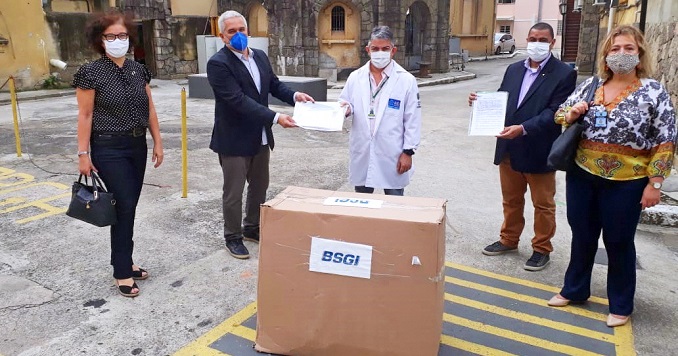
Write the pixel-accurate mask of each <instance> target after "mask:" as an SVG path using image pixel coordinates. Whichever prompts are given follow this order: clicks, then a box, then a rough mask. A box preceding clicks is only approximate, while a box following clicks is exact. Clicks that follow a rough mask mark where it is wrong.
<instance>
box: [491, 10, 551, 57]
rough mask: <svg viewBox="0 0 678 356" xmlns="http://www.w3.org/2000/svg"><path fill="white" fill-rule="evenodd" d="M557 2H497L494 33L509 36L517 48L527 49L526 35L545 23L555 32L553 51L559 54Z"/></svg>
mask: <svg viewBox="0 0 678 356" xmlns="http://www.w3.org/2000/svg"><path fill="white" fill-rule="evenodd" d="M558 3H559V1H558V0H497V21H496V23H495V33H496V32H504V33H509V34H511V35H512V36H513V37H514V38H515V39H516V47H517V48H523V49H524V48H526V47H527V41H526V39H527V33H528V32H529V31H530V27H532V25H534V24H536V23H537V22H546V23H548V24H550V25H551V26H553V30H554V31H555V32H556V45H555V47H554V51H553V52H555V53H557V54H560V46H561V36H560V34H561V29H562V19H563V17H562V16H561V15H560V11H559V10H558Z"/></svg>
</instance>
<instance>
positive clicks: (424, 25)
mask: <svg viewBox="0 0 678 356" xmlns="http://www.w3.org/2000/svg"><path fill="white" fill-rule="evenodd" d="M0 7H1V8H2V9H3V11H4V13H9V14H12V13H16V14H17V16H16V18H15V19H16V21H15V19H14V18H11V19H9V20H8V21H9V22H8V23H5V24H4V27H3V26H0V63H2V64H4V65H3V66H2V68H0V70H1V71H0V74H2V75H3V76H9V75H15V76H19V79H24V80H20V81H19V85H20V86H22V87H23V88H30V87H33V86H36V85H39V84H40V82H41V81H44V80H45V79H46V78H48V77H49V76H50V73H51V72H58V73H59V76H60V77H61V79H62V81H63V83H68V82H69V81H70V79H71V78H72V75H73V73H74V72H75V71H76V70H77V68H78V67H79V66H80V65H82V64H83V63H85V62H87V61H89V60H92V59H95V58H97V56H98V55H97V54H96V53H94V52H93V51H92V50H91V49H90V48H88V44H87V41H86V39H85V36H84V29H85V27H86V24H87V21H88V19H89V17H90V15H91V13H92V12H97V11H105V10H107V9H110V8H117V9H120V10H122V11H125V12H128V13H131V14H132V15H133V17H134V21H135V24H136V30H137V32H138V34H139V40H140V43H139V44H138V45H137V46H136V47H135V48H134V49H133V54H132V53H131V54H130V57H134V59H135V60H137V61H140V62H143V63H145V64H146V65H147V66H148V68H149V69H150V70H151V72H152V73H153V74H154V75H155V76H156V77H159V78H177V77H185V76H187V75H188V74H193V73H197V72H198V52H199V49H198V48H197V45H198V44H197V41H196V36H197V35H216V34H217V30H216V27H217V26H216V19H217V16H218V15H219V14H220V13H222V12H223V11H226V10H236V11H238V12H240V13H242V14H243V15H244V16H245V17H246V18H247V20H248V24H249V29H250V35H251V36H255V37H264V38H268V43H269V45H268V53H269V57H270V60H271V62H272V64H273V67H274V70H275V71H276V73H278V74H279V75H289V76H313V77H315V76H321V77H325V78H329V79H330V80H336V79H337V78H345V77H347V76H348V74H349V73H350V72H351V71H352V70H354V69H355V68H357V67H359V66H360V65H362V64H363V63H365V62H366V61H367V60H368V58H367V54H366V52H365V50H364V48H365V45H366V44H367V41H368V39H369V34H370V31H371V29H372V28H373V27H374V26H376V25H387V26H390V27H391V28H392V30H393V31H394V33H395V36H396V42H397V46H398V49H399V50H398V53H397V54H396V61H398V63H400V64H401V65H402V66H403V67H405V68H407V69H409V70H416V69H418V68H419V67H420V63H423V64H424V65H426V66H429V68H430V70H431V71H434V72H435V71H447V70H448V69H449V65H448V52H449V51H448V49H449V43H448V38H449V36H448V33H449V13H450V0H388V1H386V0H278V1H261V0H43V1H42V2H38V1H31V2H26V3H24V2H5V1H2V6H0ZM20 14H25V16H23V15H20ZM24 18H30V19H31V22H28V21H26V20H21V19H24ZM29 24H30V25H29ZM0 25H2V23H0ZM3 28H7V29H8V31H7V34H5V33H4V32H3ZM15 29H17V30H18V31H14V30H15ZM9 33H12V34H13V36H14V37H13V38H9V37H11V36H9V35H8V34H9ZM22 33H27V34H30V33H33V34H39V36H33V37H30V36H28V37H26V39H24V37H22V35H21V34H22ZM38 37H39V38H38ZM3 39H4V40H3ZM35 41H37V43H38V46H37V47H36V45H35V43H34V42H35ZM3 43H4V44H3ZM8 44H9V45H8ZM23 44H25V46H24V45H23ZM21 46H23V47H26V50H25V51H24V52H23V53H29V54H30V56H31V57H30V58H27V57H26V56H16V53H14V52H16V51H23V50H21V48H23V47H21ZM35 48H37V49H38V50H34V49H35ZM29 49H30V51H29ZM50 59H59V60H62V61H65V62H67V63H68V67H67V68H66V69H63V70H57V69H56V68H54V67H52V66H50V65H49V64H48V63H49V60H50ZM23 62H28V63H31V64H24V63H23ZM22 84H23V85H22Z"/></svg>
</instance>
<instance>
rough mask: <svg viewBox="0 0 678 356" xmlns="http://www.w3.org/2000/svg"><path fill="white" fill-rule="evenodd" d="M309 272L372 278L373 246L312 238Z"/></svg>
mask: <svg viewBox="0 0 678 356" xmlns="http://www.w3.org/2000/svg"><path fill="white" fill-rule="evenodd" d="M309 271H312V272H321V273H329V274H337V275H341V276H348V277H358V278H370V274H371V272H372V246H368V245H362V244H356V243H350V242H343V241H337V240H330V239H323V238H320V237H312V238H311V256H310V257H309Z"/></svg>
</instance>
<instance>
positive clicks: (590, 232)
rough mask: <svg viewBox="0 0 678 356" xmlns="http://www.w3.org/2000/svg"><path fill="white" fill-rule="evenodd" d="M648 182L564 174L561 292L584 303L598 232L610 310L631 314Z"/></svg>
mask: <svg viewBox="0 0 678 356" xmlns="http://www.w3.org/2000/svg"><path fill="white" fill-rule="evenodd" d="M647 181H648V179H647V178H640V179H634V180H630V181H613V180H609V179H604V178H601V177H598V176H595V175H593V174H590V173H588V172H585V171H583V170H582V169H581V168H579V167H575V168H573V169H572V170H570V171H568V172H567V177H566V184H567V185H566V187H567V193H566V196H567V221H568V222H569V224H570V228H571V229H572V249H571V256H570V264H569V266H568V267H567V272H566V273H565V284H564V285H563V289H562V290H561V292H560V295H562V296H563V297H565V298H567V299H570V300H574V301H584V300H586V299H588V298H589V296H591V272H592V270H593V264H594V260H595V257H596V251H597V250H598V237H600V232H601V231H602V233H603V242H604V243H605V250H606V251H607V257H608V261H609V265H608V268H607V297H608V299H609V301H610V313H612V314H617V315H630V314H631V313H632V312H633V297H634V294H635V292H636V246H635V243H634V238H635V234H636V228H637V226H638V221H639V219H640V211H641V206H640V199H641V197H642V195H643V190H644V189H645V186H646V185H647Z"/></svg>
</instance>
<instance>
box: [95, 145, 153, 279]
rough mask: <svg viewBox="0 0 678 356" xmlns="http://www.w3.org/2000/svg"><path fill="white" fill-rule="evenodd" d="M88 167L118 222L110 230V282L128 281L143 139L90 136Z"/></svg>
mask: <svg viewBox="0 0 678 356" xmlns="http://www.w3.org/2000/svg"><path fill="white" fill-rule="evenodd" d="M90 149H91V157H92V164H94V167H96V169H97V170H98V172H99V177H101V179H102V180H103V181H104V184H106V188H107V189H108V191H109V192H111V193H113V197H114V198H115V201H116V203H115V210H116V212H117V214H118V216H117V217H118V222H117V223H116V224H115V225H112V226H111V265H112V266H113V278H116V279H126V278H131V277H132V264H133V263H134V262H133V261H132V252H133V250H134V241H133V240H132V237H133V235H134V216H135V213H136V208H137V203H138V202H139V196H140V195H141V187H142V185H143V184H144V174H145V172H146V159H147V157H146V156H147V154H148V149H147V147H146V137H145V136H140V137H132V136H109V135H96V134H93V135H92V139H91V140H90Z"/></svg>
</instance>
